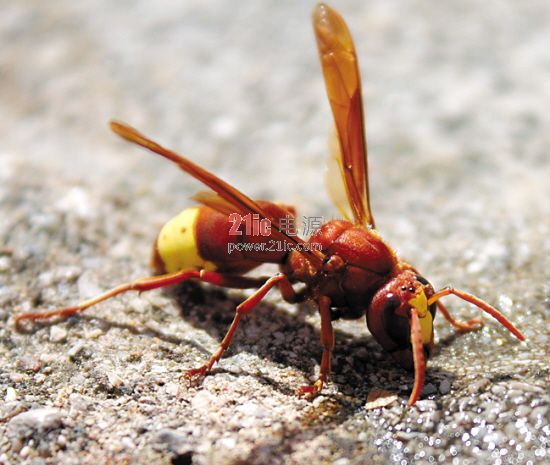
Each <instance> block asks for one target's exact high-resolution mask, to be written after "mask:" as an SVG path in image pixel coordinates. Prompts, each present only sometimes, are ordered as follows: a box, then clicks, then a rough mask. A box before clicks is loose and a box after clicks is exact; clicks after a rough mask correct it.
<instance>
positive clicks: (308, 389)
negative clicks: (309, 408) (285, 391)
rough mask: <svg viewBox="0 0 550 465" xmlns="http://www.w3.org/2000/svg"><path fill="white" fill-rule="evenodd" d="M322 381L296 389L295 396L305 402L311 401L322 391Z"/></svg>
mask: <svg viewBox="0 0 550 465" xmlns="http://www.w3.org/2000/svg"><path fill="white" fill-rule="evenodd" d="M323 384H324V383H323V380H322V379H318V380H317V381H315V383H314V384H312V385H305V386H300V387H299V388H298V389H296V394H297V395H298V397H304V398H305V399H307V400H313V399H315V397H317V396H318V395H319V394H320V393H321V391H322V390H323Z"/></svg>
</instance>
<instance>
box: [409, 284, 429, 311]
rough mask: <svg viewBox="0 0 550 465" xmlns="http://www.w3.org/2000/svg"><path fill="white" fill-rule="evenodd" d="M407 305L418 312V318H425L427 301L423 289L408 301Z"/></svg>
mask: <svg viewBox="0 0 550 465" xmlns="http://www.w3.org/2000/svg"><path fill="white" fill-rule="evenodd" d="M409 305H410V306H411V307H414V308H416V309H417V310H418V316H419V317H420V318H424V317H425V316H426V312H427V311H428V299H426V294H424V290H423V289H420V291H419V292H418V293H417V294H416V295H415V296H414V297H413V298H412V299H411V300H409Z"/></svg>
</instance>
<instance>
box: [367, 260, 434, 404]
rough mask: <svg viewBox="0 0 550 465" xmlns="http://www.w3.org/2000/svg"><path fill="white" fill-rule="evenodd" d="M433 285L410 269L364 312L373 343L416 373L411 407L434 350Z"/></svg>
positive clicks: (381, 290) (375, 297)
mask: <svg viewBox="0 0 550 465" xmlns="http://www.w3.org/2000/svg"><path fill="white" fill-rule="evenodd" d="M433 294H434V289H433V287H432V285H431V284H430V283H429V282H428V281H427V280H426V279H424V278H423V277H422V276H419V275H417V274H416V273H415V272H413V271H411V270H406V271H402V272H401V273H399V274H398V275H397V276H395V277H394V278H392V279H391V280H390V281H389V282H388V283H387V284H386V285H385V286H384V287H383V288H382V289H380V290H379V291H378V292H377V293H376V294H375V295H374V297H373V299H372V301H371V304H370V306H369V308H368V311H367V325H368V327H369V330H370V332H371V333H372V335H373V336H374V337H375V338H376V340H377V341H378V342H379V343H380V344H381V345H382V347H384V349H386V350H387V351H388V352H389V353H390V354H391V356H392V357H393V358H394V359H395V361H396V362H397V363H399V364H400V365H401V366H402V367H404V368H406V369H409V370H414V371H415V388H414V389H413V394H411V398H410V399H409V404H411V405H412V404H413V403H414V402H415V401H416V399H417V398H418V395H419V394H420V390H421V389H422V384H423V380H424V370H425V367H426V360H427V359H428V357H429V356H430V352H431V350H432V347H433V319H434V316H435V309H436V306H435V304H431V305H428V299H430V297H431V296H432V295H433Z"/></svg>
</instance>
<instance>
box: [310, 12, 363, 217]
mask: <svg viewBox="0 0 550 465" xmlns="http://www.w3.org/2000/svg"><path fill="white" fill-rule="evenodd" d="M313 27H314V30H315V37H316V39H317V47H318V49H319V57H320V59H321V67H322V69H323V75H324V77H325V85H326V89H327V95H328V98H329V101H330V106H331V108H332V114H333V116H334V123H335V126H336V132H337V135H338V137H337V138H338V142H339V144H338V145H339V151H340V167H341V172H342V177H343V181H344V186H345V191H346V196H347V200H348V203H349V207H350V209H351V212H352V214H353V218H354V220H355V223H357V224H364V225H367V226H370V227H374V218H373V216H372V213H371V209H370V204H369V182H368V166H367V144H366V141H365V130H364V125H363V102H362V97H361V78H360V76H359V69H358V66H357V57H356V54H355V47H354V45H353V40H352V38H351V35H350V33H349V30H348V28H347V26H346V23H345V22H344V20H343V19H342V17H341V16H340V15H339V14H338V13H337V12H336V11H334V10H333V9H331V8H330V7H328V6H327V5H324V4H320V5H318V6H317V8H316V9H315V10H314V12H313Z"/></svg>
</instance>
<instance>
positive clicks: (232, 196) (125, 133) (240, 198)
mask: <svg viewBox="0 0 550 465" xmlns="http://www.w3.org/2000/svg"><path fill="white" fill-rule="evenodd" d="M110 125H111V129H112V130H113V131H114V132H115V133H116V134H118V135H119V136H120V137H122V138H123V139H126V140H127V141H129V142H133V143H134V144H137V145H140V146H141V147H144V148H146V149H148V150H150V151H152V152H154V153H156V154H157V155H160V156H162V157H164V158H167V159H168V160H170V161H172V162H173V163H175V164H176V165H178V166H179V167H180V168H181V169H182V170H183V171H185V172H186V173H188V174H190V175H191V176H193V177H194V178H195V179H198V180H199V181H201V182H202V183H203V184H205V185H207V186H208V187H210V189H212V190H213V191H214V192H216V193H217V194H218V195H219V196H220V197H221V198H222V199H223V200H224V201H225V202H227V203H228V204H230V205H232V206H233V207H234V209H235V210H234V211H235V213H238V212H246V213H253V214H254V213H257V214H258V215H259V216H260V219H264V218H267V219H268V220H269V221H270V222H271V226H272V229H271V234H272V236H273V238H274V239H276V240H280V241H284V242H287V243H288V242H290V243H292V244H294V245H295V246H297V248H299V249H300V251H301V253H303V254H304V255H305V256H306V257H308V259H310V260H311V261H312V262H313V263H314V264H316V265H317V266H320V265H321V264H322V260H323V258H324V256H323V254H322V253H321V252H320V251H317V250H307V247H306V244H305V241H304V240H303V239H301V238H299V237H296V236H289V235H287V234H285V232H284V231H282V230H281V227H280V225H279V219H278V218H272V217H271V216H269V215H268V214H267V213H266V212H265V211H264V210H263V209H262V208H261V207H260V205H258V203H256V202H255V201H254V200H252V199H251V198H249V197H247V196H246V195H245V194H243V193H242V192H241V191H239V190H238V189H236V188H235V187H233V186H232V185H230V184H228V183H227V182H225V181H224V180H223V179H220V178H218V177H217V176H216V175H215V174H213V173H211V172H210V171H207V170H205V169H204V168H201V167H200V166H199V165H197V164H195V163H193V162H192V161H191V160H188V159H187V158H185V157H183V156H181V155H179V154H177V153H176V152H173V151H172V150H169V149H166V148H164V147H162V146H161V145H159V144H157V143H156V142H154V141H152V140H151V139H149V138H147V137H146V136H144V135H143V134H141V133H140V132H138V131H137V130H136V129H134V128H132V127H130V126H128V125H127V124H125V123H121V122H118V121H111V123H110Z"/></svg>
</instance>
